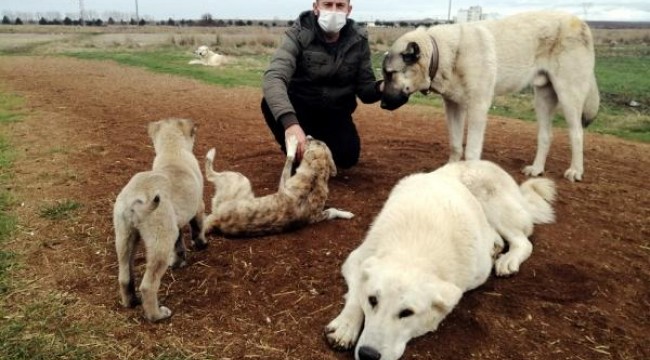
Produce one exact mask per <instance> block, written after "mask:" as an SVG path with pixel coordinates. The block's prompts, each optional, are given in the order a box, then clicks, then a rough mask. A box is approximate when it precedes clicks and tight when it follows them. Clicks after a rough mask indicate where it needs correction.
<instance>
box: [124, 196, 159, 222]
mask: <svg viewBox="0 0 650 360" xmlns="http://www.w3.org/2000/svg"><path fill="white" fill-rule="evenodd" d="M159 205H160V194H158V193H155V194H153V196H148V195H147V194H141V195H140V196H138V197H136V199H135V200H133V202H132V203H131V207H130V211H131V217H132V220H133V222H134V223H136V224H137V223H140V222H142V221H143V220H144V219H145V218H146V217H147V216H148V215H149V214H151V213H152V212H154V211H155V210H156V209H157V208H158V206H159Z"/></svg>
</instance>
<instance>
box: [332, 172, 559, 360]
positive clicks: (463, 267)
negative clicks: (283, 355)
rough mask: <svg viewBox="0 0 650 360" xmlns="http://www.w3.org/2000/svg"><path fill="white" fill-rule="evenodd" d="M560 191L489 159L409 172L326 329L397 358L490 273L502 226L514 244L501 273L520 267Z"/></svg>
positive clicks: (361, 350) (348, 273)
mask: <svg viewBox="0 0 650 360" xmlns="http://www.w3.org/2000/svg"><path fill="white" fill-rule="evenodd" d="M530 182H532V183H530ZM539 189H544V191H542V192H541V194H540V193H537V190H539ZM552 195H554V185H553V183H552V182H551V181H550V180H546V179H532V180H529V182H528V185H525V186H524V185H522V186H521V187H520V186H517V184H516V183H515V181H514V180H513V179H512V178H511V177H510V176H509V175H508V174H507V173H506V172H505V171H503V170H502V169H500V168H499V167H498V166H496V165H495V164H493V163H490V162H487V161H469V162H456V163H451V164H448V165H446V166H444V167H442V168H440V169H438V170H437V171H434V172H432V173H427V174H415V175H411V176H408V177H406V178H404V179H402V180H401V181H400V182H399V183H398V184H397V185H396V186H395V188H394V189H393V190H392V192H391V194H390V196H389V198H388V200H387V201H386V203H385V204H384V207H383V209H382V210H381V212H380V213H379V215H378V216H377V218H376V219H375V221H374V222H373V224H372V226H371V227H370V230H369V231H368V234H367V235H366V238H365V240H364V241H363V243H362V244H361V245H360V246H359V247H358V248H357V249H356V250H354V251H353V252H352V253H351V254H350V255H349V257H348V258H347V260H346V261H345V263H344V264H343V267H342V273H343V276H344V277H345V281H346V283H347V286H348V293H347V294H346V295H345V299H346V301H345V306H344V308H343V310H342V311H341V313H340V314H339V316H338V317H337V318H335V319H334V320H332V322H330V323H329V325H328V326H327V327H326V329H325V332H326V336H327V339H328V341H329V343H330V344H331V345H332V346H333V347H334V348H339V349H350V348H352V347H353V346H354V345H355V343H356V348H355V359H357V360H358V359H375V358H377V356H378V355H380V356H381V359H382V360H394V359H398V358H399V357H401V355H402V354H403V352H404V349H405V347H406V344H407V342H408V341H409V340H410V339H411V338H414V337H417V336H420V335H423V334H425V333H427V332H429V331H434V330H435V329H436V328H437V327H438V325H439V323H440V322H441V321H442V320H443V319H444V318H445V316H446V315H447V314H448V313H449V312H450V311H452V309H453V308H454V307H455V306H456V304H457V303H458V302H459V300H460V298H461V296H462V294H463V292H465V291H468V290H471V289H474V288H476V287H478V286H480V285H481V284H483V283H484V282H485V281H486V280H487V278H488V276H489V274H490V272H491V269H492V267H493V265H494V261H493V258H494V256H495V255H496V254H495V253H499V252H501V250H502V248H503V240H502V239H501V237H500V236H499V234H501V236H503V237H504V238H505V240H506V241H507V242H508V244H509V246H510V250H509V251H508V252H507V253H505V254H501V255H500V257H499V258H498V260H497V261H496V265H495V270H496V272H497V274H498V275H509V274H512V273H514V272H516V271H517V270H518V269H519V265H520V264H521V262H523V261H524V260H525V259H526V258H527V257H528V256H529V255H530V252H529V251H528V252H527V251H526V250H527V249H523V250H522V249H521V248H522V247H524V248H526V243H527V244H530V242H529V241H528V239H527V236H529V235H530V234H531V232H532V227H533V219H536V218H545V219H547V220H549V218H552V208H550V205H548V203H547V201H550V199H551V198H552ZM540 198H541V199H542V202H543V203H541V202H540V201H539V199H540ZM530 249H532V245H531V246H530ZM530 249H528V250H530ZM373 303H376V304H374V306H373ZM362 328H363V331H362ZM357 338H358V340H357Z"/></svg>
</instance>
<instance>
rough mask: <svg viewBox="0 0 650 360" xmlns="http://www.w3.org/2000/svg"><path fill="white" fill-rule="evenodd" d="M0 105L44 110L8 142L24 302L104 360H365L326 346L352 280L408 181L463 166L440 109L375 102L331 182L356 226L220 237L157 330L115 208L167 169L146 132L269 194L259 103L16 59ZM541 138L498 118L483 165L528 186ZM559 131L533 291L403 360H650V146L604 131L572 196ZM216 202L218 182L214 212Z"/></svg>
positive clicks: (509, 292) (517, 291)
mask: <svg viewBox="0 0 650 360" xmlns="http://www.w3.org/2000/svg"><path fill="white" fill-rule="evenodd" d="M215 71H218V70H215ZM0 89H1V90H2V91H9V92H14V93H17V94H19V95H20V96H22V97H24V98H25V100H26V101H25V102H26V104H25V107H26V111H27V116H26V117H25V118H24V120H23V121H22V122H19V123H15V124H12V125H11V126H10V127H9V132H10V137H11V139H12V142H13V143H14V145H15V147H16V148H17V150H18V157H17V160H16V162H15V166H14V170H15V173H16V176H15V178H14V181H13V185H12V186H11V191H13V192H14V194H15V196H16V198H17V199H18V200H19V202H20V203H22V206H20V207H18V209H17V210H16V211H17V212H18V215H19V217H20V227H19V231H18V233H17V236H16V238H15V239H13V240H12V241H10V242H9V245H8V246H9V247H10V248H12V249H14V250H17V251H19V252H21V253H24V254H25V261H26V264H27V266H25V267H24V268H23V269H22V270H21V276H23V277H24V278H25V279H28V284H29V286H28V287H27V289H26V290H24V291H21V292H20V293H19V294H12V302H14V303H15V306H16V307H19V306H20V304H21V303H23V302H28V301H32V300H33V298H34V297H35V296H44V294H47V293H48V292H49V291H55V292H57V293H58V294H59V297H63V298H64V300H63V303H64V304H65V313H64V314H63V315H61V316H60V325H61V326H64V325H66V324H67V325H71V324H84V325H85V326H88V327H89V328H91V329H93V330H92V331H89V332H88V333H86V334H83V335H80V336H78V337H72V338H68V339H67V340H66V341H69V342H70V343H72V344H76V345H80V346H81V345H83V344H91V345H83V346H89V348H90V349H92V351H93V352H95V353H96V354H98V355H97V357H100V358H107V359H111V358H127V357H129V356H130V357H131V358H144V357H150V356H155V355H156V354H160V353H162V352H164V351H172V350H174V349H175V351H179V352H180V353H182V354H186V355H188V354H192V355H194V356H196V357H198V358H202V357H209V358H231V359H243V358H269V359H284V358H287V359H351V358H352V354H351V353H337V352H334V351H332V350H330V349H329V348H328V347H327V345H326V343H325V341H324V340H323V337H322V329H323V327H324V326H325V325H326V324H327V323H328V322H329V321H330V320H331V319H332V318H333V317H334V316H336V315H337V314H338V311H340V310H341V307H342V295H343V294H344V293H345V285H344V281H343V279H342V277H341V276H340V265H341V264H342V262H343V260H344V259H345V257H346V256H347V254H349V252H350V251H351V250H352V249H354V248H355V247H356V246H357V245H358V244H359V242H360V241H361V240H362V239H363V236H364V234H365V231H366V229H367V228H368V226H369V224H370V222H371V221H372V219H373V217H374V216H375V215H376V214H377V212H378V211H379V209H380V208H381V206H382V204H383V202H384V200H385V199H386V196H387V194H388V192H389V191H390V189H391V187H392V186H393V185H394V184H395V182H396V181H397V180H398V179H399V178H401V177H403V176H405V175H407V174H410V173H413V172H417V171H429V170H432V169H435V168H436V167H438V166H440V165H442V164H443V163H444V162H445V161H446V158H447V154H448V150H447V140H446V128H445V125H444V121H443V120H442V115H441V113H440V110H436V109H433V108H426V107H418V106H406V107H404V108H402V109H400V110H398V111H396V112H392V113H391V112H386V111H382V110H381V109H379V107H378V106H376V105H374V106H360V108H359V109H358V110H357V113H356V116H355V118H356V123H357V125H358V128H359V131H360V134H361V138H362V146H363V150H362V157H361V162H360V164H359V165H358V166H357V167H355V168H353V169H351V170H347V171H342V172H341V174H340V176H339V177H337V178H335V179H332V181H331V197H330V201H329V203H330V204H331V205H332V206H336V207H339V208H343V209H346V210H350V211H352V212H354V213H355V214H356V215H357V216H356V217H355V218H354V219H352V220H350V221H344V220H337V221H332V222H326V223H321V224H317V225H314V226H310V227H307V228H304V229H301V230H298V231H294V232H291V233H287V234H282V235H277V236H267V237H263V238H257V239H251V240H226V239H223V238H220V237H217V236H212V237H211V238H210V247H209V249H208V250H207V251H206V252H200V253H190V254H189V266H188V267H186V268H184V269H181V270H176V271H173V272H168V273H167V274H166V275H165V278H164V281H163V285H162V288H161V294H160V295H161V299H162V302H163V303H164V304H165V305H167V306H168V307H170V308H171V309H172V311H173V312H174V316H173V317H172V318H171V320H169V321H166V322H163V323H160V324H148V323H146V322H144V321H143V320H142V317H141V309H135V310H133V309H122V308H120V306H119V304H118V293H117V281H116V275H117V269H116V261H115V254H114V247H113V246H114V245H113V234H112V225H111V212H112V202H113V200H114V199H115V196H116V194H117V192H118V191H119V190H120V188H121V187H122V186H123V185H124V184H125V183H126V181H127V180H128V179H129V178H130V176H132V174H134V173H135V172H137V171H142V170H145V169H147V168H148V167H149V166H150V162H151V160H152V158H153V150H152V148H151V146H150V141H149V139H148V137H147V135H146V124H147V122H149V121H152V120H158V119H161V118H165V117H172V116H174V117H187V118H191V119H193V120H194V121H195V122H196V123H197V124H198V126H199V133H198V138H197V145H196V147H195V153H196V154H197V155H198V157H199V158H200V159H201V160H202V159H203V156H204V154H205V153H206V151H207V150H208V149H209V148H210V147H213V146H214V147H216V148H217V161H216V167H217V168H219V169H231V170H237V171H240V172H242V173H244V174H245V175H247V176H248V177H249V178H250V179H251V181H252V183H253V186H254V188H255V189H256V191H257V192H258V193H260V194H266V193H270V192H271V191H272V190H273V189H274V188H275V187H276V186H277V185H276V184H277V181H278V177H279V171H280V169H281V166H282V162H283V158H282V156H281V154H280V152H279V150H278V148H277V146H276V145H275V144H274V142H273V140H272V138H271V136H270V134H269V133H268V132H267V130H266V128H265V126H264V125H263V120H262V117H261V114H260V111H259V101H260V99H261V92H260V90H259V89H251V88H236V89H232V88H230V89H225V88H220V87H215V86H209V85H206V84H203V83H200V82H197V81H193V80H188V79H183V78H178V77H173V76H167V75H160V74H152V73H150V72H147V71H144V70H141V69H134V68H127V67H122V66H118V65H116V64H114V63H112V62H87V61H80V60H73V59H67V58H59V57H57V58H55V57H8V58H7V57H5V58H0ZM535 133H536V125H535V124H534V123H527V122H523V121H519V120H513V119H500V118H492V119H491V121H490V124H489V125H488V131H487V136H486V142H485V150H484V158H486V159H489V160H493V161H495V162H497V163H498V164H500V165H501V166H503V167H504V168H505V169H506V170H507V171H508V172H510V173H511V174H513V175H514V176H515V177H516V178H517V179H518V180H522V179H523V176H522V175H520V174H519V170H520V169H521V168H522V167H523V166H524V165H526V164H527V163H528V162H529V161H531V160H532V158H533V157H534V152H535V145H534V144H535V141H536V140H535V139H536V136H535ZM555 135H556V136H555V141H554V144H553V146H552V149H551V153H550V156H549V159H548V162H547V176H548V177H550V178H551V179H553V180H556V182H557V184H558V190H559V198H558V201H557V203H556V212H557V223H556V224H552V225H545V226H538V227H537V228H536V232H535V235H534V236H533V238H532V240H533V243H534V246H535V249H534V252H533V255H532V257H531V258H530V259H529V260H528V261H527V262H526V263H524V265H523V266H522V269H521V272H520V273H519V274H518V275H516V276H514V277H511V278H507V279H497V278H494V277H492V278H490V280H488V282H487V283H486V284H485V285H484V286H482V287H481V288H479V289H477V290H475V291H472V292H470V293H468V294H466V295H465V296H464V297H463V299H462V301H461V303H460V304H459V306H458V307H457V308H456V309H455V310H454V311H453V313H452V314H451V315H450V316H449V317H448V318H447V319H446V320H445V321H444V323H443V324H442V325H441V327H440V328H439V330H438V331H437V332H435V333H433V334H427V335H426V336H424V337H421V338H419V339H417V340H414V341H412V343H411V344H409V346H408V347H407V351H406V353H405V358H411V359H465V358H479V359H524V358H526V359H648V358H650V347H649V346H648V334H649V333H650V195H649V191H648V189H649V188H650V186H649V185H648V178H650V145H647V144H639V143H633V142H628V141H624V140H620V139H617V138H614V137H610V136H599V135H594V134H588V135H587V137H586V141H585V143H586V145H585V159H586V164H585V168H586V173H585V180H584V182H582V183H575V184H573V183H570V182H568V181H566V180H564V179H562V173H563V172H564V170H565V168H566V167H568V164H569V147H568V143H567V134H566V130H565V129H556V130H555ZM212 193H213V189H212V187H211V185H206V201H208V200H209V196H211V195H212ZM64 199H72V200H75V201H77V202H79V203H81V204H82V205H83V206H82V209H81V210H80V211H79V212H78V214H77V216H75V217H74V218H73V219H70V220H63V221H50V220H45V219H43V218H41V217H39V215H38V214H39V209H41V208H42V207H43V206H45V205H47V204H52V203H53V202H55V201H59V200H64ZM208 204H209V203H208ZM139 260H140V261H139V264H140V266H139V268H138V269H139V273H138V274H141V271H142V256H140V259H139ZM93 344H94V345H93ZM170 349H171V350H170Z"/></svg>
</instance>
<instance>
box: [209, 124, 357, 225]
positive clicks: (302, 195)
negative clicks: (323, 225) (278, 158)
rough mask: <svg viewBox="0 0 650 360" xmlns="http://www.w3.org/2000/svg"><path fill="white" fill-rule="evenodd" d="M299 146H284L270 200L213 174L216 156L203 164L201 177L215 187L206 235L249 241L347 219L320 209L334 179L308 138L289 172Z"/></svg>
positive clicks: (320, 147)
mask: <svg viewBox="0 0 650 360" xmlns="http://www.w3.org/2000/svg"><path fill="white" fill-rule="evenodd" d="M297 147H298V140H297V139H296V137H295V136H292V137H290V138H289V139H288V140H287V159H286V161H285V163H284V168H283V170H282V175H281V177H280V186H279V187H278V191H277V192H276V193H274V194H271V195H267V196H262V197H255V194H254V193H253V189H252V187H251V183H250V181H249V180H248V179H247V178H246V177H245V176H244V175H242V174H240V173H238V172H232V171H224V172H216V171H214V169H213V165H212V164H213V162H214V155H215V150H214V149H211V150H210V151H209V152H208V154H207V156H206V162H205V174H206V175H205V176H206V178H207V179H208V181H211V182H212V183H214V186H215V195H214V197H213V198H212V213H211V214H210V215H208V217H207V218H206V221H205V224H206V231H207V232H210V231H212V229H215V230H218V231H219V232H220V233H222V234H224V235H234V236H254V235H265V234H272V233H278V232H282V231H285V230H289V229H293V228H297V227H300V226H303V225H307V224H313V223H316V222H320V221H324V220H331V219H336V218H342V219H351V218H352V217H353V216H354V214H352V213H351V212H348V211H342V210H339V209H335V208H329V209H325V202H326V201H327V196H328V194H329V188H328V184H327V183H328V181H329V178H330V176H335V175H336V165H335V164H334V160H332V153H331V152H330V149H329V148H328V147H327V145H326V144H325V143H324V142H322V141H319V140H316V139H313V138H311V137H307V144H306V145H305V152H304V154H303V157H302V161H301V162H300V165H299V166H298V168H297V169H296V173H295V174H294V175H293V176H292V175H291V167H292V165H293V160H294V158H295V156H296V151H297Z"/></svg>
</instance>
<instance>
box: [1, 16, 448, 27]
mask: <svg viewBox="0 0 650 360" xmlns="http://www.w3.org/2000/svg"><path fill="white" fill-rule="evenodd" d="M24 23H27V24H34V25H35V24H38V25H68V26H80V25H82V26H83V25H85V26H106V25H131V26H136V25H137V26H144V25H159V26H212V27H226V26H264V27H276V26H291V25H293V23H294V21H293V20H288V21H285V20H232V19H231V20H224V19H214V18H213V17H212V15H211V14H204V15H203V16H201V18H200V19H196V20H195V19H187V20H186V19H181V20H175V19H172V18H169V19H167V20H159V21H156V20H145V19H139V20H138V19H133V18H131V19H130V20H124V19H120V20H115V19H113V17H109V18H108V20H106V21H104V20H102V19H100V18H95V19H86V20H81V19H71V18H70V17H69V16H66V17H65V18H64V19H63V20H61V19H58V18H55V19H47V18H45V17H41V18H40V19H38V20H35V19H29V20H26V21H23V20H21V19H20V17H15V18H13V19H11V18H10V17H9V16H7V15H5V16H4V17H3V18H2V24H3V25H22V24H24ZM440 23H442V22H439V21H438V20H423V21H375V22H374V23H372V24H373V25H374V26H382V27H417V26H431V25H438V24H440ZM358 24H359V25H361V26H367V25H368V23H367V22H358Z"/></svg>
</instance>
